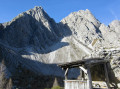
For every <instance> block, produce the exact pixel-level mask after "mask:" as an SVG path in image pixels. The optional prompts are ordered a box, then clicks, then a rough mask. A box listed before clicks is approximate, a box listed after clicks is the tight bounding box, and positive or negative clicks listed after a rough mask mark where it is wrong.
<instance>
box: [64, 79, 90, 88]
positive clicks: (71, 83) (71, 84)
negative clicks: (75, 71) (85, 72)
mask: <svg viewBox="0 0 120 89" xmlns="http://www.w3.org/2000/svg"><path fill="white" fill-rule="evenodd" d="M64 83H65V89H88V88H87V81H83V80H65V81H64Z"/></svg>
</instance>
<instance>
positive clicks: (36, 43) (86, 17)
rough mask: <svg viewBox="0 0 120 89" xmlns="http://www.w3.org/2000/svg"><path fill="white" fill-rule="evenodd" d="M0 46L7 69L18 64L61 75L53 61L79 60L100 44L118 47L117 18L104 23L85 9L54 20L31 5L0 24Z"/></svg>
mask: <svg viewBox="0 0 120 89" xmlns="http://www.w3.org/2000/svg"><path fill="white" fill-rule="evenodd" d="M0 47H1V48H2V52H3V54H4V57H5V58H4V60H5V61H6V62H7V67H8V68H9V69H8V70H9V71H10V72H11V73H14V71H15V70H16V68H17V67H18V66H20V65H22V67H23V68H27V69H29V70H31V71H32V72H34V73H37V74H39V75H54V76H63V71H62V70H61V69H60V68H59V67H57V65H56V63H64V62H71V61H76V60H82V59H83V58H84V57H88V56H90V55H91V54H92V53H93V51H97V50H99V49H101V48H105V49H111V48H115V49H117V48H119V47H120V21H113V22H111V23H110V24H109V25H108V26H106V25H104V24H102V23H100V22H99V21H98V20H97V19H96V18H95V17H94V16H93V15H92V13H91V12H90V11H89V10H88V9H87V10H80V11H78V12H73V13H71V14H70V15H68V16H67V17H65V18H64V19H62V20H61V21H60V22H59V23H56V22H55V21H54V20H53V19H52V18H50V17H49V15H48V14H47V13H46V12H45V11H44V10H43V8H42V7H35V8H33V9H30V10H28V11H26V12H23V13H21V14H19V15H18V16H16V17H15V18H14V19H13V20H12V21H10V22H7V23H2V24H0ZM115 59H116V58H115ZM113 60H114V59H113ZM117 63H119V61H118V62H117ZM111 66H112V64H111ZM118 70H119V68H118ZM114 73H116V72H114ZM118 75H119V74H117V76H118Z"/></svg>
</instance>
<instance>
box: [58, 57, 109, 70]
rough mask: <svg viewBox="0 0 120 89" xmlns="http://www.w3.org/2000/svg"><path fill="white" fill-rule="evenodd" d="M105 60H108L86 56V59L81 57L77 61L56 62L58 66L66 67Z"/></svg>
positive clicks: (93, 63)
mask: <svg viewBox="0 0 120 89" xmlns="http://www.w3.org/2000/svg"><path fill="white" fill-rule="evenodd" d="M106 62H108V60H104V59H103V58H88V59H83V60H78V61H72V62H66V63H61V64H58V66H60V67H61V68H63V69H67V68H75V67H79V66H83V65H84V66H87V65H95V64H101V63H106Z"/></svg>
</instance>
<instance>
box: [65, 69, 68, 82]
mask: <svg viewBox="0 0 120 89" xmlns="http://www.w3.org/2000/svg"><path fill="white" fill-rule="evenodd" d="M67 73H68V68H67V69H66V70H65V80H67Z"/></svg>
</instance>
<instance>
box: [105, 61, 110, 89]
mask: <svg viewBox="0 0 120 89" xmlns="http://www.w3.org/2000/svg"><path fill="white" fill-rule="evenodd" d="M104 70H105V77H106V84H107V87H108V89H110V82H109V77H108V71H107V66H106V63H104Z"/></svg>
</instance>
